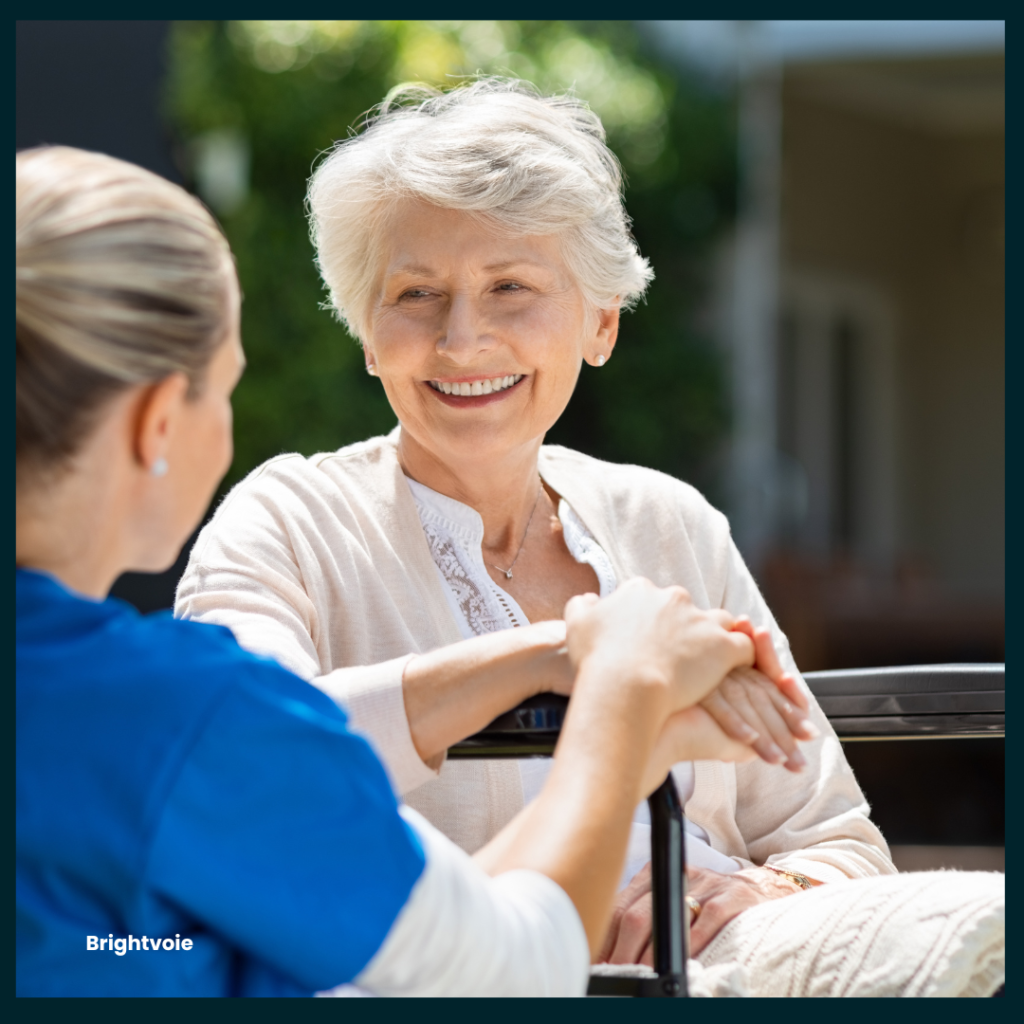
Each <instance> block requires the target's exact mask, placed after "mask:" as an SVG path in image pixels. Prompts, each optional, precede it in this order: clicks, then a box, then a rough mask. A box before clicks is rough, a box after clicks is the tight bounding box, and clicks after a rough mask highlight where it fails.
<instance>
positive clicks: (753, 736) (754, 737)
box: [743, 725, 761, 743]
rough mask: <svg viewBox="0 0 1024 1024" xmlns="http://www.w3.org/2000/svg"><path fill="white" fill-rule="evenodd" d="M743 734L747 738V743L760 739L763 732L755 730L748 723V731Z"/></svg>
mask: <svg viewBox="0 0 1024 1024" xmlns="http://www.w3.org/2000/svg"><path fill="white" fill-rule="evenodd" d="M743 736H744V738H745V739H746V741H747V743H756V742H757V740H758V739H760V737H761V734H760V733H759V732H754V730H753V729H751V728H750V726H749V725H748V726H747V727H746V732H744V734H743Z"/></svg>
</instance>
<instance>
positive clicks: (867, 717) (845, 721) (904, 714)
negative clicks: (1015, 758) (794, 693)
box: [804, 664, 1006, 740]
mask: <svg viewBox="0 0 1024 1024" xmlns="http://www.w3.org/2000/svg"><path fill="white" fill-rule="evenodd" d="M804 679H805V680H806V682H807V685H808V686H809V687H810V689H811V692H812V693H813V694H814V696H815V697H816V698H817V700H818V703H819V704H820V705H821V709H822V710H823V711H824V712H825V714H826V715H827V716H828V719H829V722H830V723H831V725H832V728H833V729H835V731H836V734H837V735H838V736H839V738H840V739H841V740H885V739H890V740H891V739H924V738H931V739H939V738H943V739H951V738H956V737H986V736H990V737H1000V736H1004V735H1005V731H1006V730H1005V722H1006V714H1005V703H1004V697H1005V666H1004V665H1001V664H992V665H904V666H899V667H894V668H862V669H841V670H838V671H831V672H807V673H806V674H805V675H804Z"/></svg>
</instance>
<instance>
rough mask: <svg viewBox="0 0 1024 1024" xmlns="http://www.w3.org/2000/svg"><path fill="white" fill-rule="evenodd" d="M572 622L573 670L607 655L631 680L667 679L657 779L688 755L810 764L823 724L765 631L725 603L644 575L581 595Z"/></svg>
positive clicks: (570, 610)
mask: <svg viewBox="0 0 1024 1024" xmlns="http://www.w3.org/2000/svg"><path fill="white" fill-rule="evenodd" d="M565 621H566V643H567V649H568V654H569V658H570V660H571V661H572V663H573V665H574V667H576V668H578V667H579V666H580V665H581V664H582V662H583V661H584V660H585V659H587V658H600V660H601V661H602V663H604V664H605V665H606V666H607V665H612V666H614V665H615V664H616V663H618V664H621V672H622V676H623V677H625V676H626V675H627V674H629V675H630V676H633V677H635V676H637V675H638V674H640V675H643V674H647V675H648V676H649V677H650V678H651V680H652V682H656V681H658V680H662V681H665V693H666V697H665V699H666V700H667V701H670V702H674V706H673V707H671V709H670V713H669V714H667V715H666V719H665V725H664V729H663V733H662V736H661V738H660V739H659V741H658V743H657V744H656V746H655V749H654V752H653V754H652V756H651V762H652V764H651V775H652V777H654V785H655V786H656V785H658V784H660V782H661V781H662V780H663V779H664V777H665V775H666V774H667V772H668V770H669V768H670V767H671V765H672V764H675V763H676V762H678V761H684V760H696V759H707V760H720V761H748V760H751V759H753V758H754V757H755V756H759V757H761V758H762V759H763V760H764V761H767V762H768V763H769V764H782V765H785V767H786V768H787V769H789V770H790V771H794V772H798V771H801V770H802V769H803V768H804V767H805V766H806V763H807V762H806V760H805V758H804V757H803V755H802V754H801V753H800V751H799V749H798V748H797V741H798V740H811V739H814V738H816V737H817V735H818V731H817V729H816V728H815V727H814V726H813V725H812V724H811V722H810V721H809V719H808V714H807V709H808V701H807V697H806V695H805V693H804V692H803V690H802V688H801V686H800V684H799V683H798V681H797V680H796V679H795V678H794V677H793V676H792V675H790V674H788V673H786V672H785V671H784V670H783V668H782V665H781V664H780V662H779V659H778V655H777V654H776V651H775V648H774V646H773V644H772V640H771V634H770V632H769V631H768V630H767V629H755V628H754V627H753V625H752V624H751V622H750V620H749V619H748V618H746V617H745V616H741V617H734V616H732V615H730V614H729V613H728V612H726V611H724V610H722V609H711V610H707V611H705V610H702V609H699V608H697V606H696V605H694V603H693V601H692V599H691V598H690V596H689V594H688V593H687V592H686V591H685V590H684V589H683V588H682V587H668V588H658V587H655V586H654V584H652V583H650V582H649V581H648V580H644V579H634V580H630V581H629V582H628V583H626V584H624V585H623V586H621V587H620V588H619V589H618V590H617V591H616V592H615V593H614V594H613V595H611V596H610V597H608V598H606V599H605V600H603V601H601V600H599V599H598V598H597V596H596V595H594V594H584V595H581V596H580V597H575V598H573V599H572V600H571V601H570V602H569V603H568V604H567V605H566V609H565ZM677 754H678V755H679V756H676V755H677ZM663 768H664V771H662V769H663ZM659 772H660V773H661V774H660V776H659V775H658V773H659ZM651 788H652V789H653V788H654V787H653V786H652V787H651Z"/></svg>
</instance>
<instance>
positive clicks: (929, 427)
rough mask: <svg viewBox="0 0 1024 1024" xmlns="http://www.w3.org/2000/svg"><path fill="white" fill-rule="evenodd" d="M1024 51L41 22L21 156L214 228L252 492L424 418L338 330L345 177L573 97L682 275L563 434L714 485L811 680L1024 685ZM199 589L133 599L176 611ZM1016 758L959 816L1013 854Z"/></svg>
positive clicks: (1000, 46)
mask: <svg viewBox="0 0 1024 1024" xmlns="http://www.w3.org/2000/svg"><path fill="white" fill-rule="evenodd" d="M1004 39H1005V29H1004V25H1003V23H1001V22H900V21H889V22H793V21H790V22H771V21H768V22H726V21H714V22H680V21H677V22H625V21H624V22H587V23H566V22H526V21H475V22H455V21H452V22H402V21H396V22H371V21H363V22H360V21H270V22H268V21H250V22H228V23H224V22H179V23H172V22H21V23H19V24H18V60H17V74H18V98H17V102H18V123H17V145H18V147H19V148H21V147H24V146H27V145H34V144H38V143H41V142H51V143H67V144H72V145H79V146H83V147H86V148H92V149H100V150H103V151H106V152H110V153H113V154H114V155H118V156H123V157H125V158H126V159H131V160H135V161H136V162H138V163H141V164H143V165H144V166H148V167H150V168H152V169H154V170H156V171H158V172H160V173H162V174H165V175H167V176H168V177H171V178H173V179H175V180H177V181H180V182H181V183H183V184H184V185H186V187H188V188H190V189H193V190H195V191H196V192H197V193H198V194H199V195H200V196H201V197H202V198H203V199H204V200H205V201H206V202H207V203H208V204H209V205H210V207H211V208H212V209H213V210H214V211H215V212H216V213H217V215H218V217H219V218H220V220H221V222H222V224H223V225H224V228H225V231H226V232H227V234H228V237H229V239H230V241H231V244H232V246H233V248H234V251H235V253H236V255H237V259H238V266H239V273H240V276H241V281H242V287H243V289H244V293H245V302H244V313H243V315H244V319H243V336H244V341H245V346H246V349H247V352H248V357H249V369H248V370H247V372H246V375H245V378H244V380H243V382H242V384H241V385H240V387H239V388H238V391H237V398H236V401H235V409H236V445H237V451H236V457H235V462H234V465H233V466H232V469H231V472H230V476H229V478H228V480H227V481H226V482H225V487H227V486H230V485H231V484H232V483H234V482H237V481H238V480H239V479H241V478H242V477H243V476H244V475H245V474H246V473H247V472H249V471H250V470H251V469H252V468H253V467H255V466H256V465H258V464H259V463H260V462H262V461H263V460H265V459H267V458H269V457H271V456H273V455H276V454H278V453H280V452H282V451H300V452H303V453H306V454H311V453H313V452H315V451H320V450H329V449H334V448H337V447H339V446H341V445H344V444H347V443H350V442H352V441H356V440H359V439H361V438H364V437H366V436H368V435H371V434H375V433H379V432H383V431H386V430H388V429H390V428H391V426H393V423H394V418H393V415H392V413H391V411H390V408H389V407H388V405H387V403H386V401H385V400H384V397H383V393H382V391H381V390H380V386H379V383H378V382H377V381H375V380H373V379H371V378H368V377H367V376H366V375H365V373H363V372H362V368H361V367H362V362H361V359H360V355H359V351H358V347H357V345H356V343H355V342H354V341H353V340H352V339H351V338H350V337H348V335H347V334H346V333H345V331H344V329H343V328H342V327H341V326H340V325H339V324H338V323H337V322H336V321H335V320H333V319H332V317H331V316H330V314H329V313H328V312H327V311H326V310H324V309H323V308H322V303H323V301H324V298H325V294H324V292H323V290H322V287H321V285H320V283H319V282H318V280H317V276H316V273H315V270H314V267H313V262H312V250H311V247H310V244H309V240H308V235H307V227H306V223H305V220H304V214H303V197H304V191H305V185H306V181H307V179H308V177H309V174H310V172H311V169H312V167H313V166H314V165H315V163H316V161H317V159H318V157H319V156H320V154H322V153H323V152H324V151H325V150H327V149H328V148H329V147H330V146H331V144H332V143H333V142H334V141H335V140H337V139H341V138H345V137H346V136H347V135H348V134H349V133H350V132H351V131H353V130H355V128H356V127H357V126H358V124H359V121H360V117H361V115H362V114H363V113H364V112H365V111H367V110H368V109H369V108H370V107H372V106H373V105H374V104H375V103H378V102H379V101H380V100H381V99H382V98H383V96H384V95H385V93H386V92H387V91H388V89H390V88H391V87H392V86H393V85H395V84H397V83H399V82H403V81H408V80H417V81H424V82H428V83H432V84H435V85H439V86H445V85H450V84H454V83H455V82H457V81H459V79H460V77H461V76H466V75H472V74H475V73H478V72H487V73H499V74H504V75H511V76H516V77H521V78H525V79H528V80H530V81H532V82H534V83H535V84H536V85H538V86H539V87H540V88H542V89H544V90H559V91H560V90H568V89H571V90H574V91H575V92H576V94H577V95H578V96H580V97H581V98H583V99H585V100H586V101H587V102H589V103H590V104H591V106H592V107H593V108H594V110H595V111H597V113H598V114H600V116H601V117H602V119H603V121H604V124H605V126H606V128H607V129H608V136H609V142H610V144H611V145H612V147H613V149H614V150H615V151H616V153H617V154H618V155H619V157H620V159H621V161H622V164H623V166H624V168H625V171H626V175H627V181H628V187H627V193H626V201H627V206H628V209H629V211H630V213H631V215H632V217H633V218H634V231H635V235H636V238H637V240H638V242H639V245H640V248H641V250H642V252H643V253H644V255H645V256H647V257H648V258H649V259H650V260H651V262H652V264H653V266H654V269H655V272H656V275H657V276H656V280H655V282H654V284H653V286H652V289H651V292H650V295H649V297H648V300H647V302H646V303H645V304H643V305H642V306H641V307H640V308H639V309H638V310H637V311H636V312H634V313H632V314H629V315H628V316H627V317H626V318H625V319H624V323H623V329H622V335H621V340H620V344H619V346H618V347H617V349H616V353H615V358H614V359H612V360H611V361H610V362H609V364H608V365H607V366H606V367H605V368H603V369H602V370H600V371H594V370H591V369H589V368H585V369H584V373H583V376H582V377H581V380H580V385H579V388H578V391H577V394H576V395H575V397H574V398H573V401H572V403H571V405H570V407H569V409H568V410H567V412H566V414H565V416H564V417H563V419H562V420H561V421H560V422H559V424H558V425H557V426H556V427H555V429H554V430H553V431H552V433H551V435H550V440H552V441H554V442H558V443H562V444H567V445H570V446H572V447H574V448H578V449H580V450H583V451H585V452H588V453H591V454H593V455H596V456H598V457H601V458H606V459H612V460H615V461H628V462H635V463H640V464H642V465H646V466H652V467H655V468H658V469H661V470H664V471H665V472H668V473H671V474H673V475H676V476H679V477H681V478H683V479H686V480H689V481H690V482H692V483H694V484H695V485H696V486H698V487H699V488H701V489H702V490H703V491H704V493H705V494H707V495H708V497H709V498H710V500H711V501H712V502H713V503H715V504H716V505H717V506H718V507H720V508H722V509H723V510H725V511H726V512H727V514H728V515H729V518H730V521H731V523H732V526H733V531H734V535H735V536H736V538H737V541H738V543H739V545H740V547H741V549H742V550H743V553H744V555H745V556H746V557H747V559H748V561H749V562H750V564H751V566H752V568H753V570H754V572H755V575H756V576H757V578H758V580H759V582H760V583H761V585H762V587H763V588H764V590H765V592H766V594H767V596H768V599H769V603H770V604H771V606H772V608H773V609H774V611H775V612H776V615H777V617H778V618H779V620H780V623H781V625H782V626H783V628H784V629H785V631H786V632H787V634H788V635H789V637H790V640H791V643H792V647H793V650H794V654H795V655H796V658H797V661H798V663H799V664H800V665H801V667H802V668H804V669H805V670H810V669H821V668H838V667H856V666H867V665H886V664H909V663H924V662H943V661H1001V660H1002V659H1003V649H1004V648H1003V631H1004V611H1003V607H1004V605H1003V601H1004V553H1005V520H1004V480H1005V475H1004V439H1003V431H1004V409H1005V406H1004V370H1003V360H1004V301H1005V282H1004V247H1005V242H1004V183H1005V174H1004V141H1005V127H1004V92H1005V89H1004V49H1005V43H1004ZM182 566H183V562H179V565H178V566H177V567H176V569H175V570H173V571H172V572H171V573H169V574H164V575H162V576H159V577H152V578H146V577H139V576H133V577H127V578H124V579H122V581H121V582H120V583H119V584H118V591H117V592H118V593H120V594H122V595H123V596H125V597H127V598H129V599H131V600H134V601H135V602H136V603H137V604H138V605H139V606H140V607H143V608H146V609H151V608H156V607H165V606H167V605H168V604H169V603H170V601H171V598H172V595H173V587H174V583H175V581H176V579H177V575H178V574H179V573H180V571H181V568H182ZM964 742H969V741H964ZM979 742H980V741H979ZM962 749H966V748H962ZM988 749H991V748H988ZM1000 758H1001V745H1000ZM995 765H996V762H994V761H992V762H991V763H989V762H988V761H985V759H984V758H983V757H981V756H980V755H979V759H978V760H977V764H976V766H975V767H976V771H975V776H974V777H972V779H969V780H968V783H967V784H966V788H965V789H964V794H966V795H961V796H956V794H953V795H951V796H950V801H952V803H953V804H955V805H956V807H958V808H959V809H958V810H955V813H954V817H956V815H957V814H959V816H960V817H959V818H958V819H957V820H958V821H960V823H961V824H964V823H965V822H966V823H968V824H970V823H971V822H973V823H974V826H975V827H976V830H977V829H981V830H982V832H984V831H985V829H988V831H989V832H990V833H992V834H993V835H994V834H995V832H996V831H1000V832H1001V829H1002V817H1001V814H1002V810H1001V806H1000V808H999V809H998V813H997V811H996V810H992V809H991V808H989V809H988V810H985V808H984V807H982V805H981V803H980V802H979V801H978V800H977V799H976V794H977V792H978V790H979V788H988V789H989V790H990V791H994V787H998V789H999V792H1000V793H1001V792H1002V790H1001V787H1002V776H1001V773H1002V765H1001V760H1000V761H999V762H998V766H997V767H995ZM979 766H980V767H979ZM870 770H871V769H870V766H867V767H863V768H862V767H858V773H859V774H860V773H862V772H869V771H870ZM972 770H974V769H972ZM979 773H980V774H979ZM986 773H988V774H986ZM997 775H998V778H997V777H996V776H997ZM971 794H975V795H974V796H972V795H971ZM958 800H959V804H957V801H958ZM902 806H903V812H902V813H906V814H910V815H911V817H912V816H913V811H912V810H909V811H908V810H907V809H906V808H907V806H908V802H907V801H904V804H903V805H902ZM951 813H952V812H951ZM972 815H973V817H972ZM986 815H988V817H986ZM994 815H995V816H996V817H998V825H997V824H996V823H995V820H996V819H995V817H993V816H994ZM915 827H916V826H915ZM965 827H966V826H965ZM922 829H923V830H924V832H921V834H924V833H925V832H927V828H926V826H925V824H921V825H920V829H919V832H920V831H921V830H922ZM915 834H917V833H915ZM986 834H987V833H986ZM928 841H930V842H939V841H942V840H941V837H940V838H938V839H936V838H935V837H934V836H933V837H932V838H931V839H930V840H928ZM1001 841H1002V840H1001V838H999V840H998V842H1000V843H1001Z"/></svg>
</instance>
